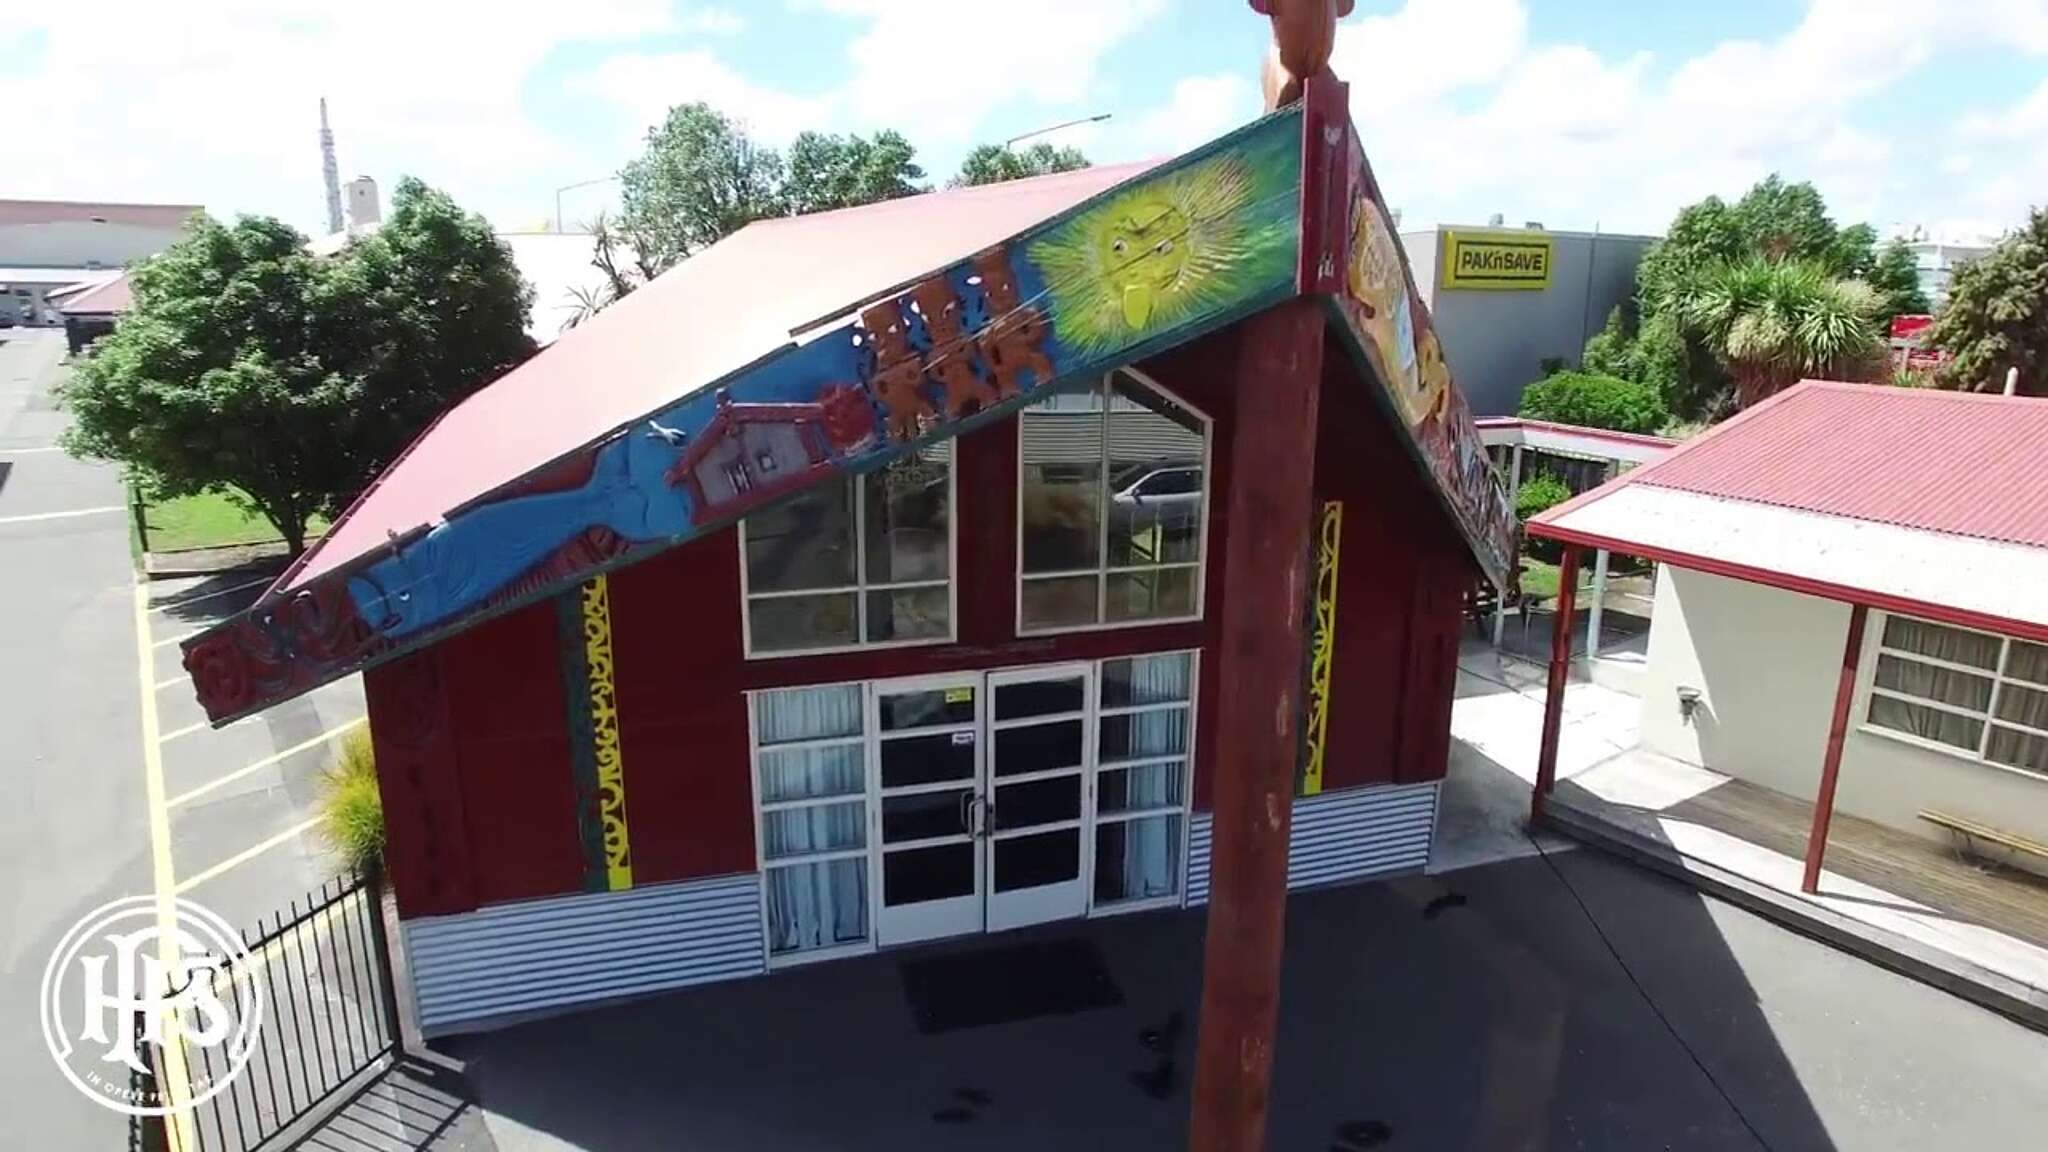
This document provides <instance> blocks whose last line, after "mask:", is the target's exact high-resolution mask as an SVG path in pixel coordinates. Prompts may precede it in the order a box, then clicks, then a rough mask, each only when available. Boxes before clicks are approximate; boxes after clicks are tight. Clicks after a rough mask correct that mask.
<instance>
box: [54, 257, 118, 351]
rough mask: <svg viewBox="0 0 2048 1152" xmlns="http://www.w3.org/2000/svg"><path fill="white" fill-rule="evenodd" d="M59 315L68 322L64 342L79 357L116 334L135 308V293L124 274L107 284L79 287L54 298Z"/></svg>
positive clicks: (65, 325)
mask: <svg viewBox="0 0 2048 1152" xmlns="http://www.w3.org/2000/svg"><path fill="white" fill-rule="evenodd" d="M52 303H54V304H55V306H56V309H57V314H58V315H59V316H62V317H63V318H64V321H63V322H64V338H65V340H66V342H67V343H69V344H70V347H71V354H72V355H73V356H76V355H78V354H79V353H80V352H83V351H85V350H86V349H87V348H90V347H91V346H92V342H93V341H95V340H97V339H99V338H100V337H102V336H105V335H106V334H107V333H109V332H112V331H113V330H114V325H116V324H118V323H120V321H121V317H123V316H125V315H127V314H128V310H129V309H130V308H133V307H134V306H135V293H134V291H133V290H132V289H131V288H130V287H129V283H128V274H127V273H125V272H123V273H121V274H120V275H119V276H116V277H115V278H114V279H112V280H109V281H107V282H106V283H104V284H93V285H89V286H81V287H75V288H73V289H71V290H70V291H68V292H65V293H64V294H62V295H60V296H57V297H55V298H54V300H53V301H52Z"/></svg>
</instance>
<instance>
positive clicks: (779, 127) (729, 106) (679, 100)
mask: <svg viewBox="0 0 2048 1152" xmlns="http://www.w3.org/2000/svg"><path fill="white" fill-rule="evenodd" d="M568 86H569V88H570V90H571V91H578V92H590V93H594V94H596V95H598V96H602V97H604V98H605V99H606V100H608V101H610V102H611V103H613V104H614V105H616V106H617V107H618V108H619V109H620V110H621V111H622V112H624V113H625V116H626V119H627V121H628V122H629V123H630V125H631V129H630V133H629V136H630V140H629V141H627V142H622V146H623V147H625V148H626V149H627V150H628V151H637V150H638V146H639V145H638V142H639V140H640V137H641V134H642V133H643V132H644V131H646V129H647V128H649V127H651V126H653V125H656V124H659V123H661V121H662V119H663V118H664V117H666V116H667V115H668V110H669V109H670V108H672V107H674V106H675V105H678V104H688V103H691V102H693V101H700V100H701V101H703V102H704V103H706V104H709V105H711V106H712V107H713V108H716V109H718V110H719V111H721V112H723V113H725V114H726V115H727V116H729V117H731V118H733V119H734V120H737V121H739V122H740V123H741V124H743V125H745V126H746V129H747V132H748V134H749V135H752V136H754V137H755V138H756V139H758V140H760V141H761V142H762V143H764V144H769V145H773V146H775V147H781V146H783V145H785V144H787V143H789V141H790V140H791V139H793V138H794V137H795V136H796V134H797V133H799V132H801V131H803V130H804V129H806V128H818V127H821V126H823V125H824V124H826V123H828V122H830V121H831V119H832V118H833V116H834V114H835V113H834V107H833V102H832V101H831V100H830V99H828V98H826V97H823V96H801V95H797V94H796V93H792V92H786V91H783V90H782V89H779V88H774V87H769V86H767V85H762V84H756V83H754V82H753V81H751V80H748V79H747V78H746V77H745V76H742V75H740V74H739V73H738V72H737V71H735V70H733V68H732V67H731V66H729V65H727V64H726V63H725V62H724V61H723V60H721V59H719V58H718V56H717V55H716V54H714V53H712V52H710V51H707V50H705V49H689V50H686V51H681V52H661V53H642V52H632V53H622V54H620V55H618V56H614V57H612V58H611V59H609V60H606V61H605V62H604V63H603V64H602V65H600V66H599V67H597V68H595V69H593V70H591V71H589V72H584V73H580V74H578V75H576V76H573V77H571V78H570V79H569V80H568Z"/></svg>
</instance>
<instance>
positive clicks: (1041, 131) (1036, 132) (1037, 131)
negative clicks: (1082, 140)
mask: <svg viewBox="0 0 2048 1152" xmlns="http://www.w3.org/2000/svg"><path fill="white" fill-rule="evenodd" d="M1112 115H1114V113H1111V112H1099V113H1097V114H1095V115H1093V116H1082V117H1079V118H1077V119H1073V120H1062V121H1060V122H1059V123H1058V124H1048V125H1046V126H1045V127H1043V128H1033V129H1032V130H1031V131H1029V132H1026V133H1023V134H1022V135H1018V136H1012V137H1010V138H1009V139H1008V140H1005V141H1003V148H1004V150H1006V151H1007V150H1008V149H1009V147H1010V146H1011V145H1012V144H1015V143H1017V142H1018V141H1020V140H1029V139H1031V138H1032V137H1033V136H1043V135H1045V134H1046V133H1048V132H1057V131H1059V130H1060V129H1062V128H1072V127H1073V126H1075V125H1076V124H1100V123H1102V122H1103V121H1104V120H1107V119H1109V118H1110V117H1111V116H1112Z"/></svg>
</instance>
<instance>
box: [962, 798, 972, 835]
mask: <svg viewBox="0 0 2048 1152" xmlns="http://www.w3.org/2000/svg"><path fill="white" fill-rule="evenodd" d="M974 801H975V795H974V793H972V792H962V793H961V794H960V834H961V835H963V836H972V835H974Z"/></svg>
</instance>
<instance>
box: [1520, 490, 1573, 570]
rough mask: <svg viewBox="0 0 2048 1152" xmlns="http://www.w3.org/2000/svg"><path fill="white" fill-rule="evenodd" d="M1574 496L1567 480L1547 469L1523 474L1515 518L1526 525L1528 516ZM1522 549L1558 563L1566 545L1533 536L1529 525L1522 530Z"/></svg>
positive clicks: (1549, 562)
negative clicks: (1527, 474)
mask: <svg viewBox="0 0 2048 1152" xmlns="http://www.w3.org/2000/svg"><path fill="white" fill-rule="evenodd" d="M1571 498H1572V490H1571V489H1570V488H1567V487H1565V484H1564V481H1562V480H1559V479H1558V478H1557V477H1555V476H1552V475H1551V474H1550V473H1548V472H1538V473H1537V474H1535V475H1534V476H1525V477H1523V478H1522V486H1521V488H1519V489H1518V490H1516V492H1515V518H1516V519H1518V520H1520V521H1521V522H1522V523H1523V524H1524V525H1525V526H1526V525H1527V524H1528V523H1529V518H1530V517H1532V516H1535V515H1537V514H1538V513H1540V512H1544V511H1547V510H1549V509H1550V508H1552V507H1554V506H1556V505H1558V504H1562V503H1564V502H1565V501H1567V500H1569V499H1571ZM1522 551H1524V552H1526V553H1528V554H1529V555H1530V556H1532V557H1534V558H1535V559H1538V560H1541V561H1544V562H1545V563H1548V564H1555V563H1557V561H1558V558H1559V557H1560V556H1561V555H1563V553H1564V546H1563V545H1561V544H1559V543H1558V542H1557V541H1555V540H1539V539H1537V538H1535V537H1533V536H1530V535H1529V534H1528V532H1527V531H1526V529H1525V530H1524V532H1523V534H1522Z"/></svg>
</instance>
